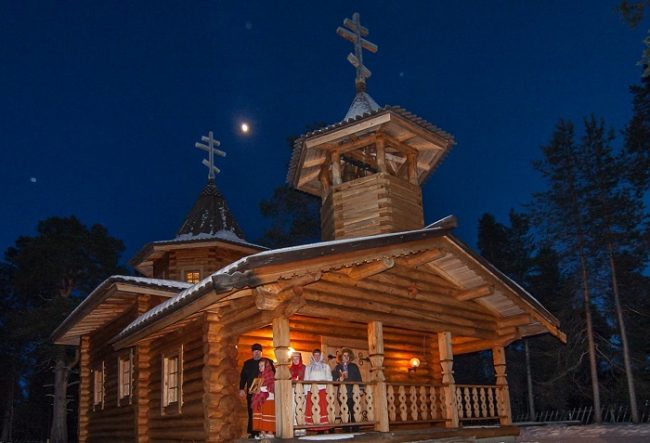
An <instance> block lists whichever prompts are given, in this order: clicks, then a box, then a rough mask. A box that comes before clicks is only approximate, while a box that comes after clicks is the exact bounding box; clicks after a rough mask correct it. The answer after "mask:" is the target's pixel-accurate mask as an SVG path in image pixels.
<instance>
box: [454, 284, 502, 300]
mask: <svg viewBox="0 0 650 443" xmlns="http://www.w3.org/2000/svg"><path fill="white" fill-rule="evenodd" d="M492 294H494V286H492V285H481V286H476V287H475V288H470V289H465V290H464V291H460V292H459V293H458V294H456V296H455V297H456V300H459V301H468V300H474V299H477V298H481V297H487V296H489V295H492Z"/></svg>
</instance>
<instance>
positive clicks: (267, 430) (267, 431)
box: [251, 358, 275, 438]
mask: <svg viewBox="0 0 650 443" xmlns="http://www.w3.org/2000/svg"><path fill="white" fill-rule="evenodd" d="M251 389H253V390H254V393H253V400H252V401H251V408H252V409H253V430H254V431H255V432H256V433H259V434H258V435H259V436H260V437H263V438H272V437H273V433H274V432H275V396H274V394H273V392H274V390H275V371H274V368H273V364H272V363H271V361H270V360H269V359H267V358H261V359H260V361H259V373H258V376H257V380H256V381H255V382H253V386H252V387H251Z"/></svg>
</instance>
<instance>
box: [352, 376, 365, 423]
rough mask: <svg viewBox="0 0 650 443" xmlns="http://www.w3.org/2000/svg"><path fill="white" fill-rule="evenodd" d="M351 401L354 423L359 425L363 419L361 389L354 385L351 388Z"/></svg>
mask: <svg viewBox="0 0 650 443" xmlns="http://www.w3.org/2000/svg"><path fill="white" fill-rule="evenodd" d="M352 401H353V403H352V409H353V414H354V421H356V422H357V423H359V422H360V421H362V420H361V419H362V418H363V414H362V411H361V388H360V387H359V385H358V384H356V383H355V384H354V385H353V386H352Z"/></svg>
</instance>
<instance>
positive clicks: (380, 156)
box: [375, 135, 386, 172]
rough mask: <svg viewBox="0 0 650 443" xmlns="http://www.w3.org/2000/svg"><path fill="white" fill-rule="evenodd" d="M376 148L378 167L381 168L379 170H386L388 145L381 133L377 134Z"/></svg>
mask: <svg viewBox="0 0 650 443" xmlns="http://www.w3.org/2000/svg"><path fill="white" fill-rule="evenodd" d="M375 148H376V151H377V169H379V172H386V146H385V143H384V138H383V137H382V136H381V135H377V139H376V140H375Z"/></svg>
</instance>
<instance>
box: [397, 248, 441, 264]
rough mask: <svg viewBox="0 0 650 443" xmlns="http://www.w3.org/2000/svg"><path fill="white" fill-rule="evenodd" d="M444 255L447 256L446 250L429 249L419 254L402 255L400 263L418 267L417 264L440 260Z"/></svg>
mask: <svg viewBox="0 0 650 443" xmlns="http://www.w3.org/2000/svg"><path fill="white" fill-rule="evenodd" d="M444 256H445V252H444V251H441V250H440V249H430V250H428V251H424V252H420V253H419V254H414V255H408V256H406V257H400V258H399V264H400V265H404V266H408V267H416V266H420V265H423V264H426V263H429V262H432V261H434V260H438V259H439V258H442V257H444Z"/></svg>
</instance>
